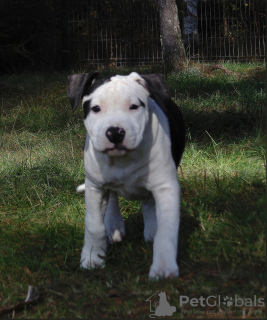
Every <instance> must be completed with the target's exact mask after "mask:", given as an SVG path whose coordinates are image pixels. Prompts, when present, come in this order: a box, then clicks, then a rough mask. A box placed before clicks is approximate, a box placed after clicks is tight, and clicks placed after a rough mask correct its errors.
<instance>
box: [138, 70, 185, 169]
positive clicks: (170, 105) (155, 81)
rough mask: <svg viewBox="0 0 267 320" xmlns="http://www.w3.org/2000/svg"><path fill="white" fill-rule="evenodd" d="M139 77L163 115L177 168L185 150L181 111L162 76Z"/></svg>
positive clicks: (183, 124) (147, 75)
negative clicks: (166, 120)
mask: <svg viewBox="0 0 267 320" xmlns="http://www.w3.org/2000/svg"><path fill="white" fill-rule="evenodd" d="M141 77H142V78H143V79H144V80H145V81H146V83H147V88H148V90H149V92H150V96H151V98H152V99H153V100H155V102H156V103H157V104H158V106H159V107H160V108H161V110H162V111H163V112H164V113H165V115H166V117H167V119H168V122H169V126H170V134H171V149H172V157H173V160H174V162H175V164H176V166H177V167H178V165H179V163H180V161H181V158H182V155H183V152H184V148H185V123H184V119H183V116H182V113H181V111H180V110H179V108H178V106H177V105H176V104H175V103H174V102H173V100H172V99H171V96H170V94H169V90H168V87H167V84H166V81H165V79H164V77H163V75H162V74H145V75H141Z"/></svg>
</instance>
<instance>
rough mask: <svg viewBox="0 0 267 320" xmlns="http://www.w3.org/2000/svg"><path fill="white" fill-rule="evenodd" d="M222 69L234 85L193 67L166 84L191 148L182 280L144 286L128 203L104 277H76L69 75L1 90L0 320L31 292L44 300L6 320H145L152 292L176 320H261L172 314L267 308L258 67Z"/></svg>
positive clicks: (139, 238)
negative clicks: (220, 300) (236, 300)
mask: <svg viewBox="0 0 267 320" xmlns="http://www.w3.org/2000/svg"><path fill="white" fill-rule="evenodd" d="M224 66H225V67H226V68H227V69H228V70H230V71H232V74H230V75H225V74H224V72H223V71H222V70H216V71H213V72H210V71H209V69H208V68H207V66H206V65H202V64H192V65H190V66H189V67H188V69H187V70H186V71H185V72H183V73H181V74H173V75H169V76H168V77H167V82H168V84H169V86H170V92H171V94H172V97H173V98H174V99H175V100H176V101H177V103H178V104H179V105H180V107H181V110H182V112H183V114H184V118H185V121H186V128H187V145H186V150H185V153H184V157H183V160H182V163H181V167H180V168H179V169H178V178H179V180H180V183H181V187H182V204H181V213H182V220H181V228H180V238H179V255H178V263H179V266H180V277H179V278H178V279H175V280H160V281H159V282H149V281H148V279H147V277H148V271H149V266H150V264H151V262H152V245H151V244H147V243H145V241H144V240H143V235H142V232H143V222H142V214H141V207H140V203H139V202H130V201H127V200H125V199H120V204H121V211H122V214H123V216H124V217H125V222H126V237H125V239H124V240H123V242H121V243H117V244H114V245H113V246H110V247H109V250H108V254H107V261H106V268H105V269H96V270H93V271H86V270H81V269H80V268H79V259H80V251H81V248H82V245H83V234H84V212H85V207H84V197H83V195H81V194H77V193H75V188H76V186H77V185H78V184H80V183H82V182H83V180H84V171H83V145H84V138H85V129H84V127H83V121H82V120H83V114H82V110H78V111H77V112H76V113H72V111H71V107H70V105H69V102H68V100H67V97H66V89H65V88H66V76H67V74H63V73H62V74H33V75H30V74H22V75H10V76H2V77H1V78H0V92H1V96H0V97H1V104H0V116H1V117H0V170H1V172H0V185H1V193H0V312H1V308H7V307H10V306H12V305H14V304H15V303H17V302H18V301H19V300H20V299H25V297H26V293H27V288H28V285H34V286H36V287H38V288H39V291H40V293H41V299H40V300H39V301H38V302H37V303H36V304H34V305H32V306H29V307H27V308H25V309H22V310H19V311H16V312H15V314H14V313H13V314H12V313H10V314H8V315H5V316H4V317H10V318H12V316H16V317H17V318H89V317H91V318H94V317H95V318H116V317H117V318H118V317H121V318H148V316H149V313H150V312H149V303H148V302H146V299H147V298H149V297H150V296H151V295H152V294H153V293H155V292H156V291H165V292H166V293H167V296H168V299H169V302H170V304H171V305H174V306H176V307H177V311H176V313H174V314H173V317H172V318H184V317H190V318H207V317H208V316H210V317H211V316H212V317H213V318H216V317H224V316H226V313H227V312H228V314H230V315H231V317H242V316H243V317H249V318H253V317H254V318H259V317H261V318H263V317H265V307H263V308H262V307H257V306H252V307H250V306H245V307H234V306H232V307H225V306H222V307H221V308H219V307H210V308H209V307H208V306H205V307H201V306H198V307H190V305H188V304H187V305H186V306H184V307H183V308H180V307H179V297H180V296H181V295H187V296H188V297H190V298H199V297H200V296H203V297H208V296H211V295H213V296H218V295H221V296H229V297H234V296H235V295H236V296H238V297H242V298H253V297H254V295H256V296H257V298H261V297H265V290H266V287H265V241H266V240H265V208H266V201H265V198H266V196H265V195H266V191H265V182H266V175H265V170H266V165H265V163H266V162H265V139H266V136H265V127H266V126H265V124H266V114H265V101H266V92H265V65H263V64H234V63H233V64H230V63H227V64H224ZM126 71H127V70H119V72H120V73H123V74H125V73H126ZM105 72H107V71H105ZM116 72H118V70H117V71H116ZM141 72H144V70H141V71H140V73H141Z"/></svg>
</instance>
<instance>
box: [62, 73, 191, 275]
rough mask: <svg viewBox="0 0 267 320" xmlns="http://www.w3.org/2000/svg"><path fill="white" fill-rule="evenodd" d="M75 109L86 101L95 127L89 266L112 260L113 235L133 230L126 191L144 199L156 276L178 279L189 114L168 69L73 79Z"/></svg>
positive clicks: (90, 142)
mask: <svg viewBox="0 0 267 320" xmlns="http://www.w3.org/2000/svg"><path fill="white" fill-rule="evenodd" d="M68 97H69V100H70V103H71V105H72V107H73V110H75V109H76V108H77V106H78V104H79V101H80V100H82V104H83V109H84V124H85V127H86V130H87V134H86V142H85V150H84V161H85V175H86V178H85V185H81V186H79V187H78V189H77V190H78V191H82V190H84V189H85V203H86V217H85V237H84V247H83V249H82V254H81V266H82V267H83V268H94V267H96V266H103V265H104V258H105V252H106V249H107V239H109V240H110V241H111V242H112V241H120V240H121V238H122V236H123V235H124V234H125V227H124V221H123V219H122V217H121V214H120V209H119V204H118V195H119V196H122V197H125V198H128V199H138V200H142V210H143V217H144V237H145V240H147V241H154V245H153V263H152V265H151V267H150V271H149V278H150V279H158V278H160V277H166V278H167V277H177V276H178V275H179V269H178V265H177V261H176V259H177V245H178V232H179V221H180V186H179V182H178V180H177V166H178V164H179V162H180V160H181V157H182V153H183V150H184V146H185V127H184V121H183V117H182V115H181V113H180V111H179V109H178V107H177V106H176V104H175V103H174V102H173V101H172V100H171V98H170V95H169V93H168V88H167V85H166V82H165V80H164V77H163V76H162V75H161V74H148V75H139V74H137V73H135V72H133V73H131V74H130V75H128V76H119V75H116V76H112V77H108V78H103V79H101V78H99V77H98V73H97V72H90V73H87V74H75V75H71V76H69V77H68Z"/></svg>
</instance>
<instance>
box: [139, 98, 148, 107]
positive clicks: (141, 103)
mask: <svg viewBox="0 0 267 320" xmlns="http://www.w3.org/2000/svg"><path fill="white" fill-rule="evenodd" d="M138 100H139V102H140V105H141V107H144V108H145V106H146V105H145V104H144V102H143V101H142V100H140V99H139V98H138Z"/></svg>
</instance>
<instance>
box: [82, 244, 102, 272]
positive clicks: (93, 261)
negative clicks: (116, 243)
mask: <svg viewBox="0 0 267 320" xmlns="http://www.w3.org/2000/svg"><path fill="white" fill-rule="evenodd" d="M104 259H105V253H104V251H100V252H94V251H93V250H92V251H91V252H88V251H87V250H85V249H83V250H82V254H81V261H80V266H81V268H84V269H94V268H97V267H101V268H104V267H105V260H104Z"/></svg>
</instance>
